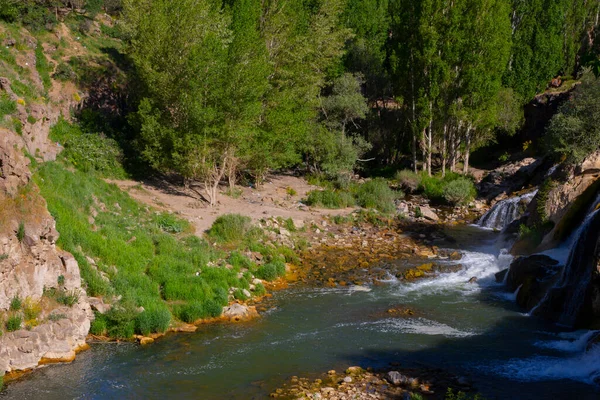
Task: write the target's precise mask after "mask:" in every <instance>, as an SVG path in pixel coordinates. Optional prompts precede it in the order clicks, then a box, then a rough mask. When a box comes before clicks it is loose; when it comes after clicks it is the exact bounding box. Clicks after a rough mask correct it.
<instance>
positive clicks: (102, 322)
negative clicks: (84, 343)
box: [90, 314, 108, 336]
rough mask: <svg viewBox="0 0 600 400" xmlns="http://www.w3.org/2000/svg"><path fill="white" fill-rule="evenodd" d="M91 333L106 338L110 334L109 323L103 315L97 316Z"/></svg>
mask: <svg viewBox="0 0 600 400" xmlns="http://www.w3.org/2000/svg"><path fill="white" fill-rule="evenodd" d="M90 333H91V334H92V335H96V336H105V335H106V334H107V333H108V325H107V321H106V319H105V318H103V317H102V315H101V314H96V318H95V319H94V320H93V321H92V323H91V326H90Z"/></svg>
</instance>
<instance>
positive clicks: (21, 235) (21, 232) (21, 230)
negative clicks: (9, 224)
mask: <svg viewBox="0 0 600 400" xmlns="http://www.w3.org/2000/svg"><path fill="white" fill-rule="evenodd" d="M24 238H25V222H23V221H20V222H19V227H18V228H17V240H18V241H19V242H22V241H23V239H24Z"/></svg>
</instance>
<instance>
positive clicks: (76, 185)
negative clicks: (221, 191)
mask: <svg viewBox="0 0 600 400" xmlns="http://www.w3.org/2000/svg"><path fill="white" fill-rule="evenodd" d="M54 133H55V134H60V133H61V132H56V131H55V132H54ZM34 180H35V182H36V183H37V184H38V186H39V187H40V190H41V193H42V195H43V196H44V198H45V199H46V201H47V203H48V208H49V210H50V212H51V214H52V215H53V216H54V218H55V219H56V226H57V229H58V231H59V232H60V238H59V241H58V245H59V246H60V247H61V248H63V249H64V250H66V251H69V252H71V253H72V254H73V255H74V257H75V258H76V259H77V261H78V263H79V266H80V270H81V274H82V278H83V280H84V282H85V286H86V290H87V292H88V295H90V296H106V297H108V298H110V297H112V296H115V295H121V296H122V300H121V301H120V302H119V303H118V305H117V307H113V310H111V311H110V312H109V313H107V314H105V315H101V316H99V317H98V318H99V319H97V321H96V322H94V325H93V331H92V332H93V333H94V332H96V334H98V332H104V334H107V335H109V336H112V337H121V338H127V337H131V335H133V334H134V333H135V332H138V333H144V334H147V333H149V332H152V331H156V332H162V331H164V330H165V329H166V328H167V327H168V323H169V322H170V321H171V318H172V317H173V316H175V317H177V318H180V319H182V320H190V319H191V317H192V316H194V317H195V316H197V315H202V316H215V315H219V314H220V312H221V307H222V306H224V305H226V304H227V302H228V290H229V288H230V287H242V286H244V285H245V284H246V283H244V282H242V280H245V278H242V279H239V278H238V277H237V275H238V272H239V271H240V269H241V268H242V266H243V265H247V266H251V263H248V261H249V260H246V259H244V258H243V256H241V254H237V255H233V254H232V257H231V258H233V259H235V258H237V260H233V261H235V264H236V266H235V267H234V268H233V269H231V270H230V269H227V268H224V267H217V266H209V265H208V263H209V261H211V260H215V259H216V258H217V256H218V255H219V253H218V252H216V251H215V250H214V249H213V248H211V247H210V246H209V245H208V244H207V243H206V242H205V241H204V240H202V239H200V238H198V237H196V236H187V235H186V234H185V233H183V232H184V231H186V229H187V226H188V224H187V222H185V221H182V220H179V219H178V218H177V217H175V216H174V215H170V214H162V215H161V214H159V215H157V214H155V213H153V212H152V211H148V210H147V209H146V207H144V206H143V205H141V204H139V203H137V202H136V201H134V200H133V199H131V198H130V197H129V196H128V195H127V194H126V193H124V192H123V191H121V190H119V188H118V187H117V186H115V185H111V184H108V183H106V182H104V181H103V180H102V179H100V178H99V177H97V176H96V175H94V174H90V173H84V172H82V171H79V170H69V169H67V167H66V166H65V165H64V164H63V163H61V162H51V163H46V164H43V165H41V166H40V167H39V169H38V171H37V172H36V173H35V175H34ZM117 203H118V207H117ZM92 209H94V210H95V211H96V212H98V214H97V215H96V217H95V221H94V227H92V225H90V223H89V221H88V217H89V215H90V213H91V212H92ZM102 209H105V211H102ZM240 221H241V222H243V223H242V229H241V230H239V228H240V225H239V222H240ZM250 229H253V228H252V226H251V224H249V221H248V220H246V219H244V218H240V217H239V216H237V217H235V216H234V217H225V218H222V219H221V220H220V222H219V223H215V226H213V229H211V231H212V232H213V233H214V234H215V235H216V237H218V238H225V239H227V240H229V239H231V238H234V239H239V238H240V237H243V238H244V239H245V236H244V232H246V233H247V232H248V230H250ZM178 232H181V233H178ZM271 251H272V252H276V250H271ZM265 254H266V252H265ZM86 256H90V257H92V258H93V259H94V260H95V261H96V264H97V267H93V266H91V265H90V264H89V262H88V261H87V259H86ZM232 264H233V263H232ZM107 266H114V267H115V269H116V273H115V270H114V269H112V268H109V267H107ZM97 270H100V271H103V272H105V273H106V274H107V275H108V277H109V279H110V281H109V282H107V281H106V280H105V279H103V278H102V276H100V274H99V272H98V271H97ZM140 306H141V307H143V308H144V310H145V311H143V312H142V313H139V311H138V310H137V308H138V307H140ZM188 306H189V307H188ZM198 309H202V312H201V313H198V312H193V311H194V310H196V311H197V310H198ZM167 311H169V312H170V314H169V316H170V317H169V318H167ZM184 311H185V312H184ZM182 316H185V319H184V318H183V317H182Z"/></svg>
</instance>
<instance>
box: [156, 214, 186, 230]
mask: <svg viewBox="0 0 600 400" xmlns="http://www.w3.org/2000/svg"><path fill="white" fill-rule="evenodd" d="M156 223H157V225H158V227H159V228H160V229H162V230H163V231H165V232H167V233H181V232H183V231H184V230H185V229H187V228H188V227H189V223H188V222H187V221H184V220H182V219H179V218H177V217H176V216H174V215H173V214H169V213H162V214H159V215H158V217H157V218H156Z"/></svg>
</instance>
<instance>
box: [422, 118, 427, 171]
mask: <svg viewBox="0 0 600 400" xmlns="http://www.w3.org/2000/svg"><path fill="white" fill-rule="evenodd" d="M421 155H422V157H423V165H422V167H421V169H422V170H423V172H426V171H427V127H425V128H423V130H422V131H421Z"/></svg>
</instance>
